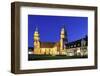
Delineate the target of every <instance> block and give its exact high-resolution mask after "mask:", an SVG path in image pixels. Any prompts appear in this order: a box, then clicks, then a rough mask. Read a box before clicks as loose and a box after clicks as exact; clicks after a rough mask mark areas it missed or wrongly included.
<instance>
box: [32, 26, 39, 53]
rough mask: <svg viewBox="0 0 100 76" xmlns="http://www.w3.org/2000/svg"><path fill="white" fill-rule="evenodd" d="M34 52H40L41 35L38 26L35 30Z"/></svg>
mask: <svg viewBox="0 0 100 76" xmlns="http://www.w3.org/2000/svg"><path fill="white" fill-rule="evenodd" d="M33 38H34V45H33V46H34V50H33V53H34V54H40V37H39V32H38V28H37V27H36V29H35V32H34V37H33Z"/></svg>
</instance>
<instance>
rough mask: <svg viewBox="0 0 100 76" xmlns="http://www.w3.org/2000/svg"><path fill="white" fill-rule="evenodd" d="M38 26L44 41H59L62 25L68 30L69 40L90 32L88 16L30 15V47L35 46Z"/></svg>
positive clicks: (41, 38)
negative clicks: (35, 34) (34, 38)
mask: <svg viewBox="0 0 100 76" xmlns="http://www.w3.org/2000/svg"><path fill="white" fill-rule="evenodd" d="M36 27H37V28H38V31H39V34H40V41H42V42H58V41H59V40H60V31H61V28H62V27H65V31H66V32H67V38H68V42H72V41H75V40H78V39H80V38H83V37H84V36H85V35H87V34H88V17H75V16H49V15H28V47H33V42H34V40H33V34H34V31H35V29H36Z"/></svg>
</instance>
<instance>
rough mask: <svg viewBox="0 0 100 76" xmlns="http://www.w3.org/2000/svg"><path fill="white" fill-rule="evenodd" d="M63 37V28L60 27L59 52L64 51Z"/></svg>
mask: <svg viewBox="0 0 100 76" xmlns="http://www.w3.org/2000/svg"><path fill="white" fill-rule="evenodd" d="M64 38H65V29H64V28H62V29H61V34H60V52H62V51H64Z"/></svg>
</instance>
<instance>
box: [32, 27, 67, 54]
mask: <svg viewBox="0 0 100 76" xmlns="http://www.w3.org/2000/svg"><path fill="white" fill-rule="evenodd" d="M65 33H66V32H65V28H64V27H63V28H61V31H60V40H59V41H58V42H41V41H40V34H39V31H38V28H36V29H35V32H34V35H33V36H34V37H33V38H34V44H33V47H34V49H33V54H36V55H52V56H54V55H65V54H66V52H65V49H66V47H65V37H66V36H65Z"/></svg>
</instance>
